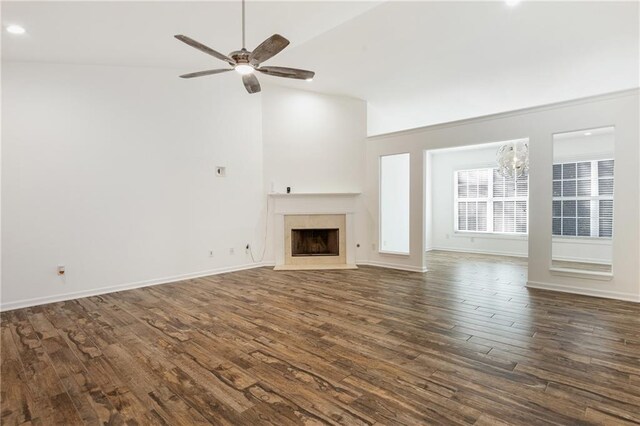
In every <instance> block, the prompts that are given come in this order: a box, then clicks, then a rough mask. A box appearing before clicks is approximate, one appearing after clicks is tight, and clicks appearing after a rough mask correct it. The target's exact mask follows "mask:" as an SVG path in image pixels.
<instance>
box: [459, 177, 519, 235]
mask: <svg viewBox="0 0 640 426" xmlns="http://www.w3.org/2000/svg"><path fill="white" fill-rule="evenodd" d="M496 169H497V168H496V167H475V168H472V169H459V170H455V171H454V172H453V191H454V197H453V221H454V230H455V232H456V233H460V234H482V235H503V236H528V235H529V182H528V181H527V195H526V196H515V197H494V196H493V171H494V170H496ZM479 170H486V171H488V174H489V179H488V191H487V197H486V198H481V197H473V198H459V197H458V173H460V172H470V171H479ZM528 179H529V177H528V176H527V180H528ZM494 201H504V202H507V201H513V202H514V204H515V202H517V201H524V202H526V203H527V231H526V232H515V231H514V232H504V231H494V227H493V221H494V218H493V203H494ZM459 202H487V230H486V231H477V230H475V231H468V230H466V229H459V223H458V203H459ZM514 227H515V224H514Z"/></svg>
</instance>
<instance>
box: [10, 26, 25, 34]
mask: <svg viewBox="0 0 640 426" xmlns="http://www.w3.org/2000/svg"><path fill="white" fill-rule="evenodd" d="M7 32H9V33H11V34H24V33H25V32H26V31H25V29H24V28H22V27H21V26H20V25H9V26H8V27H7Z"/></svg>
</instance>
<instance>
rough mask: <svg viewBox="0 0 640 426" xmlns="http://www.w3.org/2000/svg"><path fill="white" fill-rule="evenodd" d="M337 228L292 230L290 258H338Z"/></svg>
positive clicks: (338, 241) (338, 240) (338, 239)
mask: <svg viewBox="0 0 640 426" xmlns="http://www.w3.org/2000/svg"><path fill="white" fill-rule="evenodd" d="M339 237H340V235H339V229H338V228H319V229H307V228H306V229H292V230H291V256H293V257H298V256H340V238H339Z"/></svg>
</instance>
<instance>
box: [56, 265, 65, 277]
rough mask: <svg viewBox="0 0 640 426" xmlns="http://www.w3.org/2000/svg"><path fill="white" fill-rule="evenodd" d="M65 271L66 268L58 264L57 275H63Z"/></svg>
mask: <svg viewBox="0 0 640 426" xmlns="http://www.w3.org/2000/svg"><path fill="white" fill-rule="evenodd" d="M65 272H67V271H66V268H65V266H64V265H58V275H64V274H65Z"/></svg>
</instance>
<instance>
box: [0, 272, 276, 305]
mask: <svg viewBox="0 0 640 426" xmlns="http://www.w3.org/2000/svg"><path fill="white" fill-rule="evenodd" d="M262 266H273V262H259V263H251V264H245V265H238V266H227V267H223V268H216V269H210V270H207V271H200V272H193V273H189V274H182V275H174V276H171V277H163V278H154V279H151V280H145V281H137V282H133V283H126V284H118V285H114V286H109V287H100V288H96V289H92V290H84V291H75V292H72V293H63V294H56V295H53V296H45V297H36V298H33V299H23V300H16V301H15V302H7V303H0V311H2V312H4V311H10V310H13V309H20V308H28V307H31V306H38V305H45V304H47V303H55V302H64V301H66V300H73V299H80V298H83V297H90V296H99V295H101V294H107V293H114V292H117V291H123V290H133V289H135V288H142V287H150V286H154V285H160V284H169V283H174V282H177V281H183V280H188V279H193V278H200V277H206V276H209V275H218V274H225V273H227V272H236V271H243V270H246V269H254V268H260V267H262Z"/></svg>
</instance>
